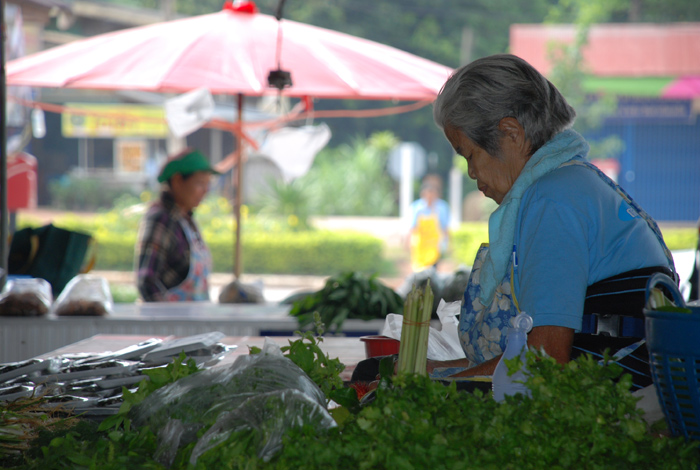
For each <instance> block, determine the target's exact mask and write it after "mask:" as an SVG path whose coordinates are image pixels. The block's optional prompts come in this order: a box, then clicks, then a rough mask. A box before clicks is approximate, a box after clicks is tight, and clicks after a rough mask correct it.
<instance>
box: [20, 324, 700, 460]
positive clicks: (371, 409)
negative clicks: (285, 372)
mask: <svg viewBox="0 0 700 470" xmlns="http://www.w3.org/2000/svg"><path fill="white" fill-rule="evenodd" d="M309 335H310V334H309V333H305V334H304V335H303V336H302V337H300V339H298V340H295V341H293V342H290V346H289V347H285V348H286V352H287V355H288V357H290V358H293V357H294V358H296V359H298V360H299V362H300V363H302V364H304V365H305V367H308V368H309V370H310V371H312V372H313V371H314V369H315V368H317V367H318V368H320V370H316V372H317V373H318V374H317V377H320V378H321V380H320V381H321V383H324V382H325V383H326V385H327V389H330V390H331V391H330V393H331V394H335V395H336V396H337V397H338V400H336V401H337V402H338V403H341V402H342V401H344V400H346V401H347V404H346V403H345V402H343V403H341V404H343V405H344V407H342V408H336V410H337V412H336V413H334V417H336V420H337V421H338V422H339V423H341V425H340V426H339V427H337V428H332V429H327V430H325V431H321V430H319V429H318V428H316V427H314V426H309V425H306V426H302V427H297V428H293V429H292V430H290V431H288V432H287V434H286V436H285V438H284V446H283V448H282V451H281V452H280V453H278V454H277V455H276V456H274V457H272V458H271V460H269V461H266V460H263V459H260V458H258V456H257V455H256V446H257V445H258V443H259V442H260V436H258V435H257V434H256V433H260V434H262V433H265V432H267V431H266V430H264V429H263V430H257V431H240V432H233V433H232V434H231V435H230V436H229V437H228V438H227V439H226V440H225V441H224V442H222V443H220V444H219V445H217V446H216V447H214V448H213V449H211V450H209V451H208V452H205V453H204V454H202V455H201V456H200V458H198V460H197V465H196V466H194V465H192V464H190V463H189V456H190V454H191V452H192V445H190V446H186V447H184V448H181V449H180V450H179V452H178V454H177V456H176V458H175V460H174V462H173V464H172V466H171V467H170V468H171V469H187V470H193V469H195V468H196V469H209V468H217V469H219V468H220V469H241V470H243V469H246V470H254V469H280V470H281V469H290V468H305V469H346V468H357V469H423V468H430V469H431V470H441V469H455V470H456V469H460V470H461V469H494V470H511V469H512V470H515V469H518V470H520V469H523V470H540V469H542V470H545V469H547V470H549V469H568V468H576V469H584V470H586V469H591V470H592V469H597V470H607V469H610V470H617V469H621V468H644V469H645V470H655V469H664V470H666V469H668V470H674V469H689V468H697V467H698V464H700V451H699V450H698V446H699V444H700V443H699V442H698V441H689V442H687V441H685V440H684V439H683V438H680V437H668V436H664V437H659V436H658V434H656V433H655V432H654V431H653V430H650V429H649V428H648V427H647V425H646V422H645V421H644V419H643V418H642V412H641V411H640V410H638V409H637V408H636V400H637V399H636V398H635V397H634V396H632V395H631V393H630V392H629V388H630V385H631V378H630V376H629V375H627V374H624V375H623V374H622V368H621V367H620V366H618V365H616V364H614V363H610V364H606V365H604V366H601V365H599V363H598V361H597V360H595V359H593V358H591V357H589V356H583V357H581V358H579V359H577V360H575V361H572V362H570V363H569V364H566V365H564V366H561V365H559V364H557V363H556V362H555V361H554V360H553V359H551V358H549V357H545V356H543V355H542V354H540V353H536V352H532V351H531V352H528V353H527V364H526V367H527V369H528V371H529V373H530V376H529V378H528V382H527V386H528V387H529V388H530V390H531V391H532V393H531V397H526V396H523V395H516V396H507V397H506V399H505V401H504V402H503V403H497V402H496V401H494V400H493V398H492V396H491V394H490V393H488V394H484V393H482V392H479V391H475V392H473V393H467V392H462V391H459V390H458V389H457V385H456V383H454V382H452V383H450V384H449V385H444V384H443V383H440V382H435V381H432V380H430V379H429V378H428V377H425V376H420V375H417V374H402V375H398V376H395V377H392V374H391V373H389V371H393V361H391V360H388V361H383V363H382V364H381V365H380V368H382V369H383V371H384V372H385V373H383V374H382V377H383V378H382V380H381V382H380V384H379V387H378V388H377V390H375V391H374V392H373V398H374V399H373V400H371V401H367V402H365V401H364V400H363V405H364V406H362V407H358V403H357V402H356V401H355V400H356V397H355V400H353V399H352V398H351V396H350V392H352V389H350V388H345V387H340V386H338V382H337V381H336V380H335V378H337V377H336V376H335V375H334V374H335V372H332V371H336V372H337V371H338V370H339V368H340V366H337V367H335V368H334V367H332V366H331V367H328V370H323V369H325V368H326V366H323V365H322V364H328V361H329V360H328V358H327V357H325V355H324V354H323V353H322V352H320V348H319V349H317V347H318V342H319V341H320V338H314V337H313V336H309ZM300 345H301V346H300ZM309 354H311V355H312V356H313V357H314V359H313V360H312V361H309V357H310V356H309ZM317 362H318V363H319V364H316V363H317ZM187 367H188V366H187V365H183V364H182V363H179V364H176V365H174V367H173V368H172V369H171V371H170V374H169V379H168V378H165V377H163V379H164V380H165V381H167V380H170V379H175V377H178V376H179V375H180V374H187V373H188V368H187ZM337 373H339V372H337ZM156 381H157V380H156ZM154 383H155V381H154ZM331 384H332V385H331ZM141 385H142V386H144V387H146V386H148V387H151V386H155V385H153V384H150V385H146V383H145V382H144V383H142V384H141ZM336 387H337V388H336ZM140 390H141V388H139V391H140ZM144 390H146V389H145V388H144ZM143 393H144V394H146V393H147V391H144V392H143ZM138 395H139V393H138V392H137V393H135V394H131V395H129V399H128V401H129V402H135V401H136V400H138V399H139V398H138ZM345 407H347V408H345ZM350 407H354V411H357V414H352V413H350V412H349V411H348V408H350ZM338 417H342V419H339V418H338ZM125 418H126V417H125ZM113 424H116V423H113ZM107 428H108V429H103V430H102V431H95V430H94V427H89V426H86V427H84V426H76V427H74V428H72V429H71V430H70V431H69V432H65V433H62V434H61V435H60V436H55V435H54V438H53V439H52V440H50V442H49V443H48V444H44V445H43V446H42V447H41V449H40V453H37V452H33V453H29V456H28V457H27V463H26V465H24V466H22V467H21V468H26V469H29V470H33V469H42V470H52V469H100V470H102V469H105V470H113V469H114V470H116V469H123V468H144V469H163V468H165V467H163V466H162V465H160V464H159V463H157V462H156V461H154V460H153V455H155V452H156V447H157V440H156V436H155V434H154V432H156V431H160V430H151V429H149V428H148V427H147V426H146V427H142V428H136V427H134V426H132V425H130V422H129V421H126V420H125V421H123V422H121V423H118V424H116V425H114V426H112V427H107ZM203 431H204V430H201V431H200V432H203Z"/></svg>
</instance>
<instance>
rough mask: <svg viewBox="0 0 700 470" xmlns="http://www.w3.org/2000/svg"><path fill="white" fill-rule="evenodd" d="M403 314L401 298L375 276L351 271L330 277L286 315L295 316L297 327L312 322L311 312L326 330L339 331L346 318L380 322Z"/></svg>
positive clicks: (298, 301) (295, 303)
mask: <svg viewBox="0 0 700 470" xmlns="http://www.w3.org/2000/svg"><path fill="white" fill-rule="evenodd" d="M402 311H403V299H402V298H401V296H400V295H399V294H397V293H396V292H394V290H393V289H391V288H389V287H387V286H386V285H384V284H383V283H382V282H381V281H379V280H378V279H377V278H376V275H373V276H369V277H368V276H366V275H364V274H362V273H359V272H355V271H350V272H346V273H342V274H339V275H337V276H332V277H329V278H328V280H326V284H325V285H324V287H323V288H322V289H321V290H319V291H317V292H314V293H312V294H309V295H307V296H306V297H304V298H302V299H300V300H297V301H295V302H294V303H293V305H292V309H291V311H290V312H289V313H290V315H292V316H295V317H297V320H298V321H299V327H300V328H304V327H305V326H307V325H309V324H311V323H313V322H314V313H318V314H319V315H320V316H321V321H322V322H323V324H324V325H326V326H327V328H328V330H329V331H340V330H341V328H342V325H343V322H344V321H345V320H347V319H348V318H356V319H361V320H372V319H375V318H379V319H383V318H385V317H386V316H387V314H389V313H401V312H402Z"/></svg>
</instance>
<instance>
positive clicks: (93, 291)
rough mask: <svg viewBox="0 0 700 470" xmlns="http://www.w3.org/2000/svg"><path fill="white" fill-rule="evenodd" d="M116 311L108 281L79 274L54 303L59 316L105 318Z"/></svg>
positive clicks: (54, 310)
mask: <svg viewBox="0 0 700 470" xmlns="http://www.w3.org/2000/svg"><path fill="white" fill-rule="evenodd" d="M113 310H114V300H113V299H112V292H111V291H110V289H109V283H108V282H107V279H105V278H103V277H100V276H94V275H92V274H78V275H77V276H75V277H74V278H73V279H71V280H70V281H69V282H68V284H66V287H65V288H64V289H63V291H62V292H61V294H60V295H59V296H58V298H57V299H56V302H55V303H54V308H53V312H54V313H55V314H56V315H59V316H104V315H108V314H110V313H112V312H113Z"/></svg>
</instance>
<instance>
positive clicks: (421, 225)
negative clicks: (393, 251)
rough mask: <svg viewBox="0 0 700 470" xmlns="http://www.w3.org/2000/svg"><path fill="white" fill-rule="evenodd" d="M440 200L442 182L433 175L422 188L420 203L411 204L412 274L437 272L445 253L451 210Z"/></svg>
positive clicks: (430, 175) (425, 180)
mask: <svg viewBox="0 0 700 470" xmlns="http://www.w3.org/2000/svg"><path fill="white" fill-rule="evenodd" d="M441 196H442V179H441V178H440V177H439V176H438V175H435V174H429V175H426V176H425V177H424V178H423V183H422V185H421V191H420V199H417V200H416V201H414V202H413V203H412V204H411V228H410V234H409V240H410V252H411V269H412V270H413V272H420V271H424V270H425V269H428V268H430V267H435V268H437V265H438V262H439V261H440V258H442V255H443V254H444V253H445V251H446V250H447V246H448V243H449V232H448V228H449V224H450V208H449V206H448V204H447V202H446V201H444V200H443V199H441V198H440V197H441Z"/></svg>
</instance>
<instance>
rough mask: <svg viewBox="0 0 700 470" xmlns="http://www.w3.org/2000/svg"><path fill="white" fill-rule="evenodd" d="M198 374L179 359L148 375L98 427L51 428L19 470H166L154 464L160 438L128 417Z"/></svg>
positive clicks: (81, 423)
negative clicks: (156, 393)
mask: <svg viewBox="0 0 700 470" xmlns="http://www.w3.org/2000/svg"><path fill="white" fill-rule="evenodd" d="M198 370H199V369H198V368H197V365H196V363H195V361H194V360H193V359H187V358H186V356H185V354H184V353H183V354H180V356H179V357H178V358H176V359H175V360H174V361H173V362H172V363H170V364H168V365H167V366H166V367H164V368H158V369H151V370H145V371H144V374H146V375H147V376H148V377H149V380H146V379H144V380H142V381H141V382H140V384H139V387H138V389H137V391H136V392H130V391H129V390H127V389H126V388H123V389H122V393H123V403H122V406H121V407H120V408H119V412H118V413H117V414H115V415H114V416H111V417H109V418H107V419H105V420H104V421H102V423H100V425H99V427H97V426H96V425H95V424H94V423H93V422H90V421H88V420H83V419H79V417H76V418H75V419H74V424H75V425H74V426H73V427H71V428H69V429H60V430H58V431H51V430H50V429H46V430H45V432H44V433H43V435H41V436H40V439H39V440H37V441H35V442H34V443H33V449H32V450H31V451H29V452H27V453H26V455H25V460H26V462H25V463H24V464H23V465H21V466H20V467H17V468H23V469H28V470H33V469H37V470H52V469H71V470H81V469H100V470H121V469H124V468H141V469H164V468H165V467H163V466H162V465H160V464H159V463H157V462H155V461H154V460H153V455H154V453H155V452H156V450H157V442H156V435H155V434H154V431H153V430H151V429H149V428H148V427H142V428H137V427H134V426H132V424H131V420H130V419H129V417H128V413H129V411H130V410H131V408H132V407H134V406H135V405H137V404H139V403H141V402H142V401H143V400H144V398H146V397H147V396H148V395H150V394H151V393H152V392H154V391H155V390H157V389H159V388H161V387H163V386H165V385H168V384H171V383H173V382H175V381H177V380H179V379H181V378H183V377H186V376H188V375H191V374H193V373H195V372H197V371H198Z"/></svg>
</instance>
